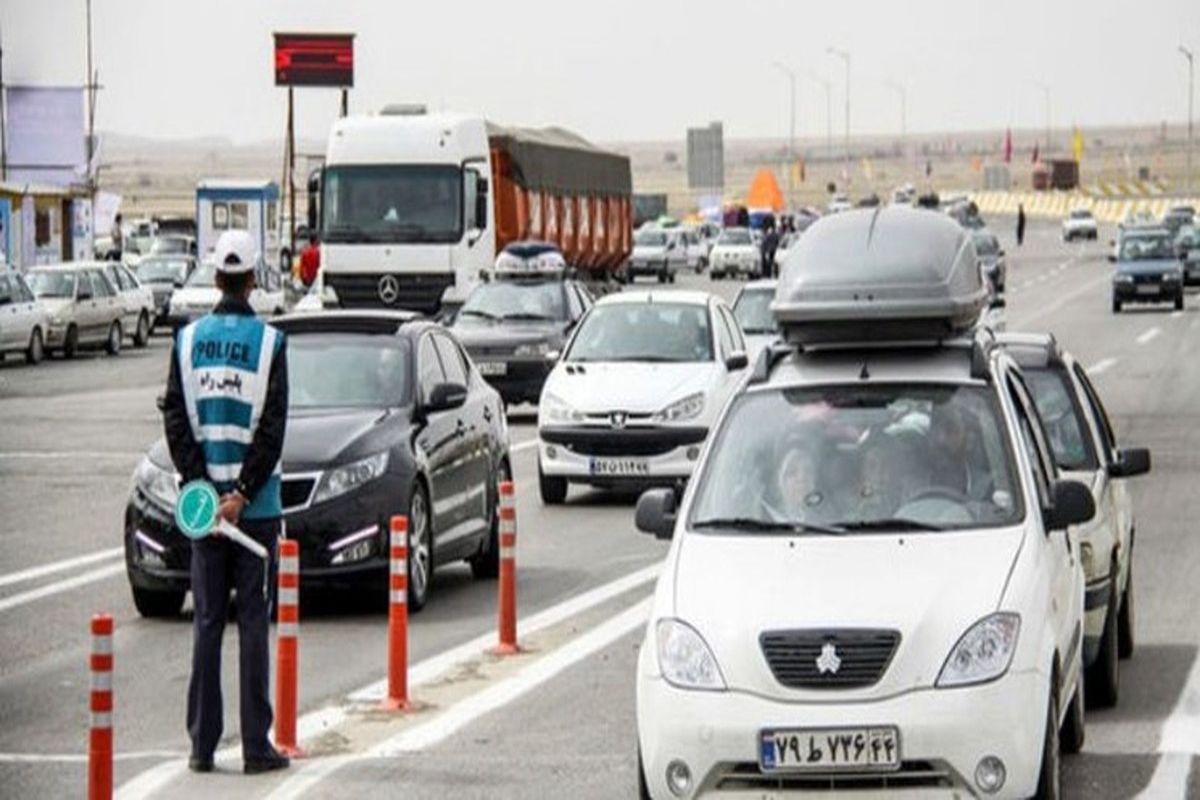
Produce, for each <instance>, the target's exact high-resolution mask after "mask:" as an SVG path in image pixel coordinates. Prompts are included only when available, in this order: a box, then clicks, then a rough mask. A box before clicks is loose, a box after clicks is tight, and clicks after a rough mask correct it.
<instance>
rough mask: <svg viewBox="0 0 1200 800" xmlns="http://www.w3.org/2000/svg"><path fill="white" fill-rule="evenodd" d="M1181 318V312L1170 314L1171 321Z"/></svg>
mask: <svg viewBox="0 0 1200 800" xmlns="http://www.w3.org/2000/svg"><path fill="white" fill-rule="evenodd" d="M1182 316H1183V312H1182V311H1172V312H1171V319H1179V318H1180V317H1182Z"/></svg>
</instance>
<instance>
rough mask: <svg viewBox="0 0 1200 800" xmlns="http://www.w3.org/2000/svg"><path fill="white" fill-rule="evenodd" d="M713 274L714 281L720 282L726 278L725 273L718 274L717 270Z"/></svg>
mask: <svg viewBox="0 0 1200 800" xmlns="http://www.w3.org/2000/svg"><path fill="white" fill-rule="evenodd" d="M711 274H712V279H713V280H714V281H719V280H721V279H722V278H724V277H725V273H724V272H717V271H716V270H715V269H714V270H713V271H712V273H711Z"/></svg>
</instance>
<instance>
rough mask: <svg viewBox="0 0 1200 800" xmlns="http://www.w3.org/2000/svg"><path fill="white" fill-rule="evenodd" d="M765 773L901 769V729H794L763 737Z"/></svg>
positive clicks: (760, 755) (761, 754) (760, 750)
mask: <svg viewBox="0 0 1200 800" xmlns="http://www.w3.org/2000/svg"><path fill="white" fill-rule="evenodd" d="M758 758H759V766H760V767H761V768H762V771H763V772H789V771H790V772H830V771H835V772H836V771H841V770H849V771H854V770H894V769H899V768H900V729H899V728H897V727H895V726H894V725H887V726H881V727H874V728H794V729H785V730H764V731H762V733H761V734H760V735H759V748H758Z"/></svg>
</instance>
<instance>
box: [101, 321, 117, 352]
mask: <svg viewBox="0 0 1200 800" xmlns="http://www.w3.org/2000/svg"><path fill="white" fill-rule="evenodd" d="M104 351H105V352H106V353H108V354H109V355H110V356H119V355H121V323H120V322H113V324H112V325H111V326H110V327H109V329H108V341H106V342H105V343H104Z"/></svg>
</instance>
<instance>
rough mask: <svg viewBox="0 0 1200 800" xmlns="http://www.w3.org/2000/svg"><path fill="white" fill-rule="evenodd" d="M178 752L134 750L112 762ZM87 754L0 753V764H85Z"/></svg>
mask: <svg viewBox="0 0 1200 800" xmlns="http://www.w3.org/2000/svg"><path fill="white" fill-rule="evenodd" d="M183 755H185V754H184V753H181V752H179V751H178V750H134V751H131V752H128V753H113V761H140V760H143V759H147V758H180V757H181V756H183ZM87 761H88V755H87V753H0V764H86V763H87Z"/></svg>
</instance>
